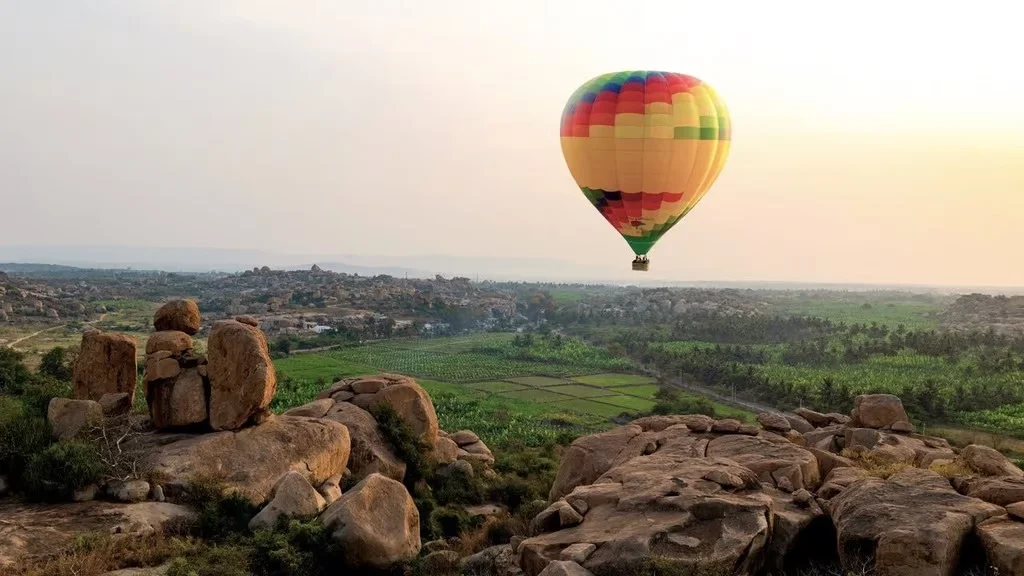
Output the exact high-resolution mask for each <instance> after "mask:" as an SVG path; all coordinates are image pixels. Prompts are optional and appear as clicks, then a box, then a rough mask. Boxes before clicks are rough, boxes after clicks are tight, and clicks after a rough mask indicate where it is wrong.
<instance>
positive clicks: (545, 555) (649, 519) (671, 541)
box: [519, 427, 772, 576]
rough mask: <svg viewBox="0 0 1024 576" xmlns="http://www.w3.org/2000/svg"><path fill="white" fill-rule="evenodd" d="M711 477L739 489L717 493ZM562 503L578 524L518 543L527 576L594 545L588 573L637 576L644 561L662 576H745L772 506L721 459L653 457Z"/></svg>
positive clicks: (630, 463)
mask: <svg viewBox="0 0 1024 576" xmlns="http://www.w3.org/2000/svg"><path fill="white" fill-rule="evenodd" d="M635 428H637V429H639V427H635ZM715 471H718V472H723V473H725V474H726V475H731V476H735V477H738V478H740V479H742V487H739V488H736V489H733V490H724V489H723V488H722V486H721V485H719V484H718V483H715V482H710V481H708V480H705V479H704V478H705V477H706V476H708V475H709V474H710V473H712V472H715ZM567 500H569V501H575V500H582V501H583V502H585V503H586V509H587V512H586V514H585V515H584V516H583V521H582V522H581V523H579V524H576V525H574V526H571V527H569V528H559V529H557V530H555V531H552V532H547V533H543V534H540V535H537V536H533V537H531V538H528V539H526V540H524V541H523V542H522V543H521V544H520V547H519V552H520V555H521V564H520V565H521V567H522V568H523V570H524V572H526V574H528V575H529V576H536V575H537V574H540V573H541V572H542V571H543V570H544V569H545V568H546V567H547V566H548V565H549V564H550V563H551V562H552V561H556V560H558V559H559V558H560V556H561V553H562V551H563V550H565V549H566V548H569V547H570V546H572V545H575V544H580V543H586V544H593V545H594V546H596V550H595V551H594V552H593V553H592V554H590V555H589V556H588V557H587V559H586V560H585V561H584V562H583V567H584V568H586V569H588V570H590V571H591V572H594V573H595V574H634V573H636V574H639V573H641V572H640V570H642V569H644V567H645V566H646V565H647V563H648V562H649V561H650V558H651V557H658V558H659V560H660V562H661V564H662V568H663V569H664V570H666V573H668V572H671V573H707V574H718V573H723V574H733V573H735V574H752V573H754V572H756V571H757V570H758V569H759V568H760V567H761V564H762V563H763V562H764V551H765V547H766V546H767V544H768V540H769V536H770V526H771V519H772V501H771V499H770V498H769V497H768V496H766V495H765V494H764V493H763V492H761V491H760V484H759V482H758V480H757V477H756V476H755V475H754V474H753V473H752V472H751V471H750V470H748V469H746V468H745V467H743V466H740V465H738V464H736V463H735V462H733V461H731V460H728V459H724V458H701V457H689V456H681V455H678V454H667V453H666V454H662V452H661V451H660V450H659V451H658V452H655V453H654V454H650V455H646V456H638V457H635V458H632V459H629V460H627V461H624V462H622V463H621V464H619V465H617V466H615V467H613V468H611V469H610V470H608V471H607V472H606V473H604V474H603V475H601V476H600V477H599V478H598V479H597V481H596V482H594V483H593V484H591V485H580V486H577V487H576V488H575V489H574V490H573V491H572V493H571V494H569V495H568V497H567ZM561 508H562V507H560V509H561ZM549 517H552V516H551V515H550V514H549ZM536 524H537V525H538V526H540V525H543V526H545V527H548V528H551V527H553V526H554V524H553V522H550V521H541V522H536ZM701 570H704V572H701Z"/></svg>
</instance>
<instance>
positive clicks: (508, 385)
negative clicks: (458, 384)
mask: <svg viewBox="0 0 1024 576" xmlns="http://www.w3.org/2000/svg"><path fill="white" fill-rule="evenodd" d="M467 386H469V387H470V388H473V389H474V390H480V391H481V392H489V393H491V394H500V393H502V392H512V391H513V390H522V389H524V388H526V387H527V386H525V385H523V384H516V383H515V382H505V381H503V380H495V381H491V382H474V383H472V384H467Z"/></svg>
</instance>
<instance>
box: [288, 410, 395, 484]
mask: <svg viewBox="0 0 1024 576" xmlns="http://www.w3.org/2000/svg"><path fill="white" fill-rule="evenodd" d="M328 401H330V402H332V406H331V407H330V408H329V409H328V410H327V412H326V413H325V414H324V415H323V418H325V419H327V420H332V421H334V422H338V423H340V424H344V425H345V427H346V428H348V431H349V435H350V436H351V438H352V455H351V457H350V458H349V464H348V465H349V469H350V470H352V473H353V474H355V475H356V477H357V478H362V477H364V476H368V475H370V474H373V473H374V472H377V473H379V474H383V475H384V476H387V477H388V478H391V479H393V480H399V481H401V480H402V478H404V477H405V462H402V461H401V460H400V459H399V458H398V457H397V456H395V454H394V452H393V451H392V449H391V444H389V443H388V441H387V439H386V438H384V436H383V435H382V434H381V433H380V429H379V428H378V426H377V420H376V419H375V418H374V417H373V414H370V413H369V412H367V411H366V410H363V409H362V408H360V407H358V406H356V405H355V404H351V403H349V402H336V403H335V402H334V401H333V400H330V399H328ZM307 406H308V404H307Z"/></svg>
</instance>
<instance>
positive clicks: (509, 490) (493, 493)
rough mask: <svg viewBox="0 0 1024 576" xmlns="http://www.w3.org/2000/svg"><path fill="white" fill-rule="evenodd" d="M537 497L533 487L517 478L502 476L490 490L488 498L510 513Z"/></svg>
mask: <svg viewBox="0 0 1024 576" xmlns="http://www.w3.org/2000/svg"><path fill="white" fill-rule="evenodd" d="M538 496H539V494H537V491H536V490H535V489H534V487H533V486H532V485H531V484H530V483H529V482H527V481H526V480H524V479H522V478H520V477H518V476H511V475H509V476H503V477H501V478H500V479H499V480H498V482H497V484H495V485H494V486H493V487H492V488H491V490H490V498H491V500H493V501H495V502H499V503H501V504H504V505H505V506H508V509H509V510H511V511H512V512H515V511H517V510H519V508H520V507H522V505H523V504H525V503H527V502H530V501H532V500H534V499H536V498H537V497H538Z"/></svg>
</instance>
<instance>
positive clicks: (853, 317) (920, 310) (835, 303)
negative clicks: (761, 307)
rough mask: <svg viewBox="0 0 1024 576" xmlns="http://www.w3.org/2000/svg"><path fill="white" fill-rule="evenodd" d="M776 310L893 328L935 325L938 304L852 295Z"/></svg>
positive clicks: (802, 301) (786, 304) (784, 304)
mask: <svg viewBox="0 0 1024 576" xmlns="http://www.w3.org/2000/svg"><path fill="white" fill-rule="evenodd" d="M777 307H778V310H779V311H780V312H781V313H783V314H787V315H793V316H818V317H821V318H828V319H830V320H833V321H836V322H845V323H847V324H870V323H872V322H877V323H879V324H887V325H889V326H892V327H894V328H895V327H896V326H898V325H900V324H903V325H904V326H906V327H907V328H935V327H937V326H938V321H937V320H936V319H935V317H934V314H936V313H937V312H939V311H941V309H942V308H941V306H939V305H938V304H936V303H931V302H921V301H917V300H912V299H896V298H892V299H874V298H870V297H857V296H854V295H851V296H850V297H849V298H846V299H842V300H839V299H834V300H833V299H795V300H792V301H784V302H781V303H779V304H777Z"/></svg>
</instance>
